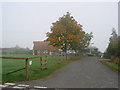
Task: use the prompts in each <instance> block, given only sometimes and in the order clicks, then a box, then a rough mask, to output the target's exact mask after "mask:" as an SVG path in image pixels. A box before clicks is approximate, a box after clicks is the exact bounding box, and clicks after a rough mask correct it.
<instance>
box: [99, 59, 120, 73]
mask: <svg viewBox="0 0 120 90" xmlns="http://www.w3.org/2000/svg"><path fill="white" fill-rule="evenodd" d="M101 62H103V63H105V64H106V65H108V66H109V67H110V68H111V69H112V70H114V71H120V67H119V66H118V65H117V64H115V63H114V62H109V61H101Z"/></svg>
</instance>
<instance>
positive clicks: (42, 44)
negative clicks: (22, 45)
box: [33, 41, 58, 51]
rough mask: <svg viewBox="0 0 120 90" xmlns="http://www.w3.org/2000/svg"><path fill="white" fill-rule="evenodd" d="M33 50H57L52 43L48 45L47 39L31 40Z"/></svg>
mask: <svg viewBox="0 0 120 90" xmlns="http://www.w3.org/2000/svg"><path fill="white" fill-rule="evenodd" d="M33 44H34V46H33V50H49V51H57V50H58V48H56V47H53V46H52V45H48V44H49V41H34V42H33Z"/></svg>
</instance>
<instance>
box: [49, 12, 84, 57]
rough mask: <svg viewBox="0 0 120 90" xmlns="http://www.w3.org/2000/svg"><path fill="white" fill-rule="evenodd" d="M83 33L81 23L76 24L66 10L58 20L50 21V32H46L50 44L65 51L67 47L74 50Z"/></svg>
mask: <svg viewBox="0 0 120 90" xmlns="http://www.w3.org/2000/svg"><path fill="white" fill-rule="evenodd" d="M84 34H85V32H84V31H83V30H82V25H80V24H78V23H77V21H75V19H74V18H73V16H71V15H70V13H69V12H67V14H66V15H64V16H63V17H60V18H59V20H58V21H56V22H55V23H52V27H51V32H47V37H48V38H47V41H50V45H53V46H55V47H59V48H60V49H62V50H63V51H64V52H66V51H67V49H73V50H75V49H76V48H75V47H74V45H78V44H79V43H80V42H82V37H81V36H82V35H84ZM66 58H67V56H66Z"/></svg>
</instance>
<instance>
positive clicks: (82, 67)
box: [17, 57, 118, 88]
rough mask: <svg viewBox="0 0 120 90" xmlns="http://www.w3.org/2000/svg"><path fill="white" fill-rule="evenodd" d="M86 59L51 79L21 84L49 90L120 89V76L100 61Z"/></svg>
mask: <svg viewBox="0 0 120 90" xmlns="http://www.w3.org/2000/svg"><path fill="white" fill-rule="evenodd" d="M98 59H99V58H97V57H85V58H83V59H82V60H79V61H75V62H72V63H70V64H68V65H66V66H65V67H63V68H62V69H61V70H59V71H58V72H57V73H55V74H54V75H52V76H51V77H49V78H45V79H41V80H34V81H26V82H19V83H17V84H27V85H30V86H44V87H47V88H118V74H117V73H116V72H113V71H111V70H110V69H109V68H108V67H106V66H104V65H103V64H102V63H100V62H99V61H98Z"/></svg>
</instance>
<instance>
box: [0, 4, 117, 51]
mask: <svg viewBox="0 0 120 90" xmlns="http://www.w3.org/2000/svg"><path fill="white" fill-rule="evenodd" d="M0 7H2V9H0V11H2V14H0V17H1V15H2V22H0V26H1V27H2V31H1V30H0V32H2V39H0V43H2V45H1V44H0V47H3V48H10V47H14V46H16V45H19V46H20V47H24V48H25V47H29V48H30V49H32V48H33V41H43V40H45V39H46V33H47V32H50V27H51V26H52V23H53V22H55V21H56V20H58V18H59V17H62V16H63V15H64V14H66V12H67V11H69V12H70V13H71V15H72V16H73V17H74V19H75V20H76V21H77V22H78V23H79V24H81V25H83V30H84V31H85V32H87V33H90V32H93V38H92V40H91V43H94V44H93V46H96V47H97V48H98V49H99V50H100V51H102V52H104V51H105V49H106V48H107V46H108V43H109V37H110V36H111V35H110V34H111V32H112V28H115V29H116V31H117V32H118V3H117V2H4V3H2V6H1V4H0ZM1 23H2V25H1Z"/></svg>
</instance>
